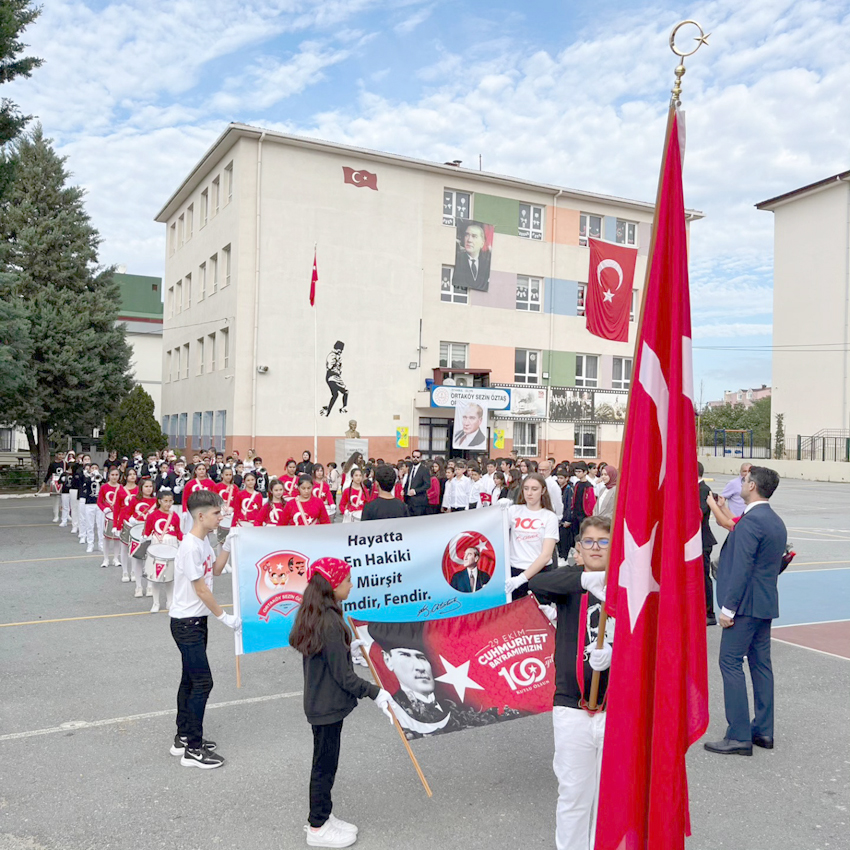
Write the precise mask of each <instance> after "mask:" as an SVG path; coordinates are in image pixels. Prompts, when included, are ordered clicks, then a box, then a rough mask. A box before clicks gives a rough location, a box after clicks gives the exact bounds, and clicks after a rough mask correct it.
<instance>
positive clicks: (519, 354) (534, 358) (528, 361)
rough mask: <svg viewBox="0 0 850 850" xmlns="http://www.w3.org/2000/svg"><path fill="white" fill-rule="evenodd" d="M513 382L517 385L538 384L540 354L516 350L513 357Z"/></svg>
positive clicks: (524, 349) (526, 350)
mask: <svg viewBox="0 0 850 850" xmlns="http://www.w3.org/2000/svg"><path fill="white" fill-rule="evenodd" d="M514 382H515V383H517V384H538V383H540V352H539V351H529V350H528V349H526V348H518V349H517V350H516V353H515V356H514Z"/></svg>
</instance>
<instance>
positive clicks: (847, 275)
mask: <svg viewBox="0 0 850 850" xmlns="http://www.w3.org/2000/svg"><path fill="white" fill-rule="evenodd" d="M844 233H845V237H846V241H847V244H846V245H845V251H844V380H843V381H842V382H841V422H842V425H841V427H842V428H850V422H848V419H847V360H848V358H850V352H848V350H847V349H848V347H850V346H848V343H850V184H848V185H847V215H846V216H845V218H844Z"/></svg>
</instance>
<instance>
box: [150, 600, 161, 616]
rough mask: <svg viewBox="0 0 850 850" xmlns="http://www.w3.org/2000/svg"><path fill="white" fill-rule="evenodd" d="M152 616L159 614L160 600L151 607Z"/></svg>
mask: <svg viewBox="0 0 850 850" xmlns="http://www.w3.org/2000/svg"><path fill="white" fill-rule="evenodd" d="M151 614H159V600H158V599H157V600H156V601H155V602H154V603H153V605H151Z"/></svg>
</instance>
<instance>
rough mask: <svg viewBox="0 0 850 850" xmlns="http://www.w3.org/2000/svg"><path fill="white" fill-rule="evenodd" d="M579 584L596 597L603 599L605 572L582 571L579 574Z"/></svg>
mask: <svg viewBox="0 0 850 850" xmlns="http://www.w3.org/2000/svg"><path fill="white" fill-rule="evenodd" d="M581 586H582V587H583V588H584V589H585V590H586V591H588V593H592V594H593V595H594V596H595V597H596V598H597V599H601V600H602V601H603V602H604V601H605V573H603V572H587V571H585V572H583V573H582V574H581Z"/></svg>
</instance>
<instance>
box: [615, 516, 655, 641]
mask: <svg viewBox="0 0 850 850" xmlns="http://www.w3.org/2000/svg"><path fill="white" fill-rule="evenodd" d="M656 531H658V523H655V525H654V526H653V528H652V534H650V535H649V540H647V541H646V543H644V544H643V546H638V545H637V543H635V539H634V537H632V533H631V532H630V531H629V527H628V525H626V523H625V522H624V523H623V542H624V549H625V553H624V554H625V557H624V558H623V563H622V564H621V565H620V587H622V588H625V591H626V595H627V596H628V599H629V620H630V623H631V629H632V631H634V630H635V623H637V619H638V617H640V612H641V611H642V610H643V606H644V603H645V602H646V597H647V596H649V594H650V593H656V592H657V591H658V590H660V589H661V588H660V585H659V584H658V582H657V581H656V580H655V577H654V576H653V575H652V550H653V549H654V548H655V532H656Z"/></svg>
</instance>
